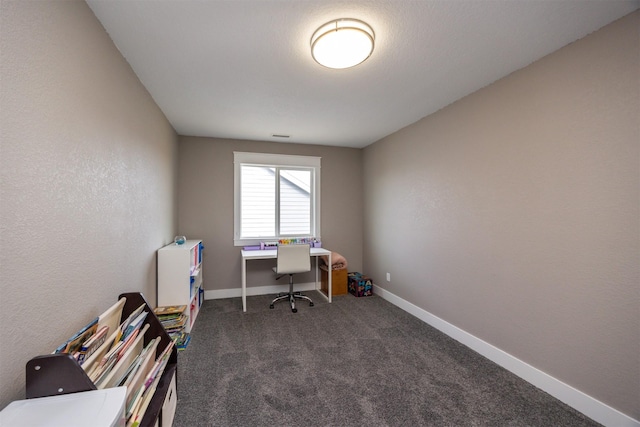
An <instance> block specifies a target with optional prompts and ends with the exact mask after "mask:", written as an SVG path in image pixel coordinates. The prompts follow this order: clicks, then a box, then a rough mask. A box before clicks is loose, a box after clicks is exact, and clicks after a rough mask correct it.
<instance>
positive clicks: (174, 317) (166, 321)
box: [153, 305, 191, 350]
mask: <svg viewBox="0 0 640 427" xmlns="http://www.w3.org/2000/svg"><path fill="white" fill-rule="evenodd" d="M186 309H187V306H186V305H168V306H164V307H157V308H156V309H155V310H153V311H154V313H155V314H156V316H158V320H160V323H162V327H163V328H164V329H165V330H166V331H167V333H168V334H169V336H170V337H171V339H172V340H173V342H174V343H175V345H176V347H177V348H178V350H184V349H185V348H186V347H187V344H189V340H191V336H189V334H188V333H187V332H185V330H184V327H185V324H186V323H187V316H185V315H184V311H185V310H186Z"/></svg>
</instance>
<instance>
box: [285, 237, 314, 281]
mask: <svg viewBox="0 0 640 427" xmlns="http://www.w3.org/2000/svg"><path fill="white" fill-rule="evenodd" d="M306 271H311V258H310V249H309V245H302V244H295V245H278V262H277V266H276V273H278V274H293V273H304V272H306Z"/></svg>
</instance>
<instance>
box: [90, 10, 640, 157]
mask: <svg viewBox="0 0 640 427" xmlns="http://www.w3.org/2000/svg"><path fill="white" fill-rule="evenodd" d="M87 3H88V4H89V7H91V9H92V10H93V12H94V13H95V15H96V16H97V17H98V19H99V20H100V22H101V23H102V25H103V26H104V27H105V29H106V31H107V32H108V34H109V36H110V37H111V39H113V41H114V42H115V44H116V46H117V47H118V49H119V50H120V52H122V55H123V56H124V57H125V58H126V60H127V61H128V62H129V64H131V67H132V68H133V70H134V71H135V73H136V74H137V75H138V77H139V78H140V81H141V82H142V83H143V84H144V86H145V87H146V88H147V90H148V91H149V92H150V93H151V96H152V97H153V99H154V100H155V102H156V103H157V104H158V106H159V107H160V108H161V109H162V111H163V112H164V114H165V115H166V116H167V118H168V120H169V121H170V122H171V124H172V125H173V127H174V128H175V130H176V131H177V132H178V134H180V135H191V136H209V137H219V138H233V139H249V140H260V141H280V142H296V143H305V144H323V145H334V146H345V147H364V146H367V145H369V144H371V143H373V142H375V141H377V140H379V139H380V138H383V137H384V136H386V135H389V134H390V133H393V132H394V131H396V130H398V129H401V128H403V127H405V126H407V125H409V124H411V123H414V122H416V121H417V120H419V119H421V118H422V117H425V116H427V115H429V114H431V113H433V112H435V111H437V110H439V109H441V108H442V107H444V106H446V105H448V104H450V103H452V102H454V101H456V100H457V99H460V98H462V97H464V96H465V95H468V94H470V93H472V92H474V91H477V90H478V89H480V88H482V87H484V86H487V85H488V84H490V83H492V82H494V81H496V80H498V79H500V78H501V77H504V76H506V75H507V74H509V73H511V72H513V71H515V70H518V69H520V68H522V67H525V66H526V65H528V64H530V63H531V62H533V61H535V60H537V59H539V58H541V57H543V56H545V55H547V54H549V53H551V52H553V51H555V50H557V49H559V48H560V47H562V46H564V45H567V44H568V43H571V42H573V41H575V40H577V39H580V38H582V37H584V36H585V35H587V34H589V33H591V32H593V31H595V30H597V29H598V28H600V27H602V26H604V25H606V24H608V23H610V22H612V21H614V20H616V19H617V18H620V17H622V16H624V15H626V14H628V13H630V12H632V11H633V10H635V9H637V8H639V7H640V1H639V0H633V1H631V0H628V1H622V0H438V1H432V0H366V1H365V0H359V1H347V0H342V1H338V0H209V1H206V0H201V1H196V0H162V1H150V0H127V1H124V0H123V1H113V0H88V1H87ZM336 18H357V19H360V20H363V21H366V22H367V23H369V24H370V25H371V26H372V27H373V29H374V31H375V33H376V39H375V49H374V51H373V54H372V55H371V57H370V58H369V59H368V60H367V61H365V62H364V63H362V64H360V65H358V66H357V67H354V68H350V69H346V70H331V69H327V68H324V67H322V66H320V65H318V64H317V63H315V62H314V61H313V59H312V57H311V53H310V49H309V42H310V38H311V35H312V34H313V32H314V31H315V30H316V29H317V28H318V27H320V26H321V25H322V24H324V23H326V22H328V21H330V20H332V19H336ZM273 134H284V135H290V137H289V138H288V139H282V138H274V137H272V135H273Z"/></svg>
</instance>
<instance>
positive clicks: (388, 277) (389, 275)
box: [387, 273, 391, 282]
mask: <svg viewBox="0 0 640 427" xmlns="http://www.w3.org/2000/svg"><path fill="white" fill-rule="evenodd" d="M390 281H391V273H387V282H390Z"/></svg>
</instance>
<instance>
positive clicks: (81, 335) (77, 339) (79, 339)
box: [54, 317, 99, 354]
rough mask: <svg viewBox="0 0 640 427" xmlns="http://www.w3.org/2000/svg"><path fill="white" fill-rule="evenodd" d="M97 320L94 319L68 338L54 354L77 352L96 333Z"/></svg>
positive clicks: (97, 318)
mask: <svg viewBox="0 0 640 427" xmlns="http://www.w3.org/2000/svg"><path fill="white" fill-rule="evenodd" d="M98 320H99V317H96V318H95V319H93V320H92V321H91V322H89V323H88V324H86V325H85V326H84V327H83V328H82V329H80V330H79V331H78V332H76V333H75V334H73V336H72V337H71V338H69V339H68V340H67V341H65V342H64V343H63V344H61V345H60V346H58V348H56V349H55V350H54V353H55V354H58V353H69V354H73V353H75V352H77V351H79V350H80V348H81V347H82V344H83V343H84V342H85V341H86V340H88V339H89V338H91V336H92V335H93V334H95V333H96V331H97V330H98Z"/></svg>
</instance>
